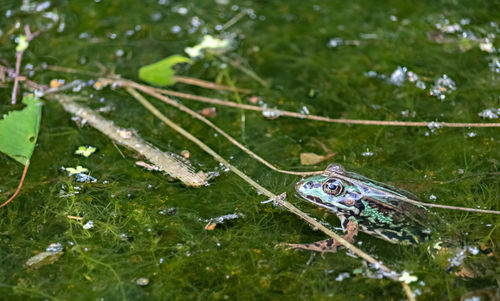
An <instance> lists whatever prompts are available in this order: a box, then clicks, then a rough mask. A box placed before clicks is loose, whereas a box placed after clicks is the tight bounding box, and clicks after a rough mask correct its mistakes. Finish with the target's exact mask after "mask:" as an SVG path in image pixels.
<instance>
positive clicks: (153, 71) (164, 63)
mask: <svg viewBox="0 0 500 301" xmlns="http://www.w3.org/2000/svg"><path fill="white" fill-rule="evenodd" d="M192 62H193V61H191V60H190V59H188V58H187V57H184V56H181V55H178V54H174V55H171V56H169V57H167V58H164V59H163V60H161V61H158V62H156V63H153V64H151V65H146V66H143V67H141V68H140V69H139V78H140V79H142V80H143V81H146V82H148V83H150V84H153V85H157V86H170V85H173V84H175V81H174V75H175V71H174V69H172V67H173V66H174V65H176V64H179V63H188V64H191V63H192Z"/></svg>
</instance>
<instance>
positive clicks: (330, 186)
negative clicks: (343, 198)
mask: <svg viewBox="0 0 500 301" xmlns="http://www.w3.org/2000/svg"><path fill="white" fill-rule="evenodd" d="M323 191H324V192H325V193H327V194H330V195H333V196H339V195H340V194H341V193H342V192H343V191H344V186H342V182H340V181H339V180H337V179H329V180H327V181H326V182H325V183H324V184H323Z"/></svg>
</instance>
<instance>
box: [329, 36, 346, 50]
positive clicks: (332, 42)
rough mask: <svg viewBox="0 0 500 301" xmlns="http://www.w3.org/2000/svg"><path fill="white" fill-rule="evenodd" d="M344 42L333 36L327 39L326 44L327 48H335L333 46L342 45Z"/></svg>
mask: <svg viewBox="0 0 500 301" xmlns="http://www.w3.org/2000/svg"><path fill="white" fill-rule="evenodd" d="M343 44H344V40H343V39H341V38H333V39H330V41H328V44H327V46H328V47H329V48H335V47H338V46H342V45H343Z"/></svg>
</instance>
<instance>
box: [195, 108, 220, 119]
mask: <svg viewBox="0 0 500 301" xmlns="http://www.w3.org/2000/svg"><path fill="white" fill-rule="evenodd" d="M199 113H200V114H201V115H203V116H205V117H208V118H215V117H216V116H217V109H216V108H214V107H209V108H204V109H203V110H201V111H199Z"/></svg>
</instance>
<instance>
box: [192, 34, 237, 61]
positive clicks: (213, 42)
mask: <svg viewBox="0 0 500 301" xmlns="http://www.w3.org/2000/svg"><path fill="white" fill-rule="evenodd" d="M229 46H230V45H229V41H228V40H222V39H218V38H214V37H212V36H211V35H208V34H207V35H204V36H203V40H202V41H201V43H199V44H198V45H195V46H193V47H186V48H185V49H184V51H185V52H186V53H187V54H188V55H189V56H190V57H192V58H194V57H198V56H201V54H202V52H203V51H204V50H207V51H212V52H216V53H217V52H225V51H227V50H228V49H229Z"/></svg>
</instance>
